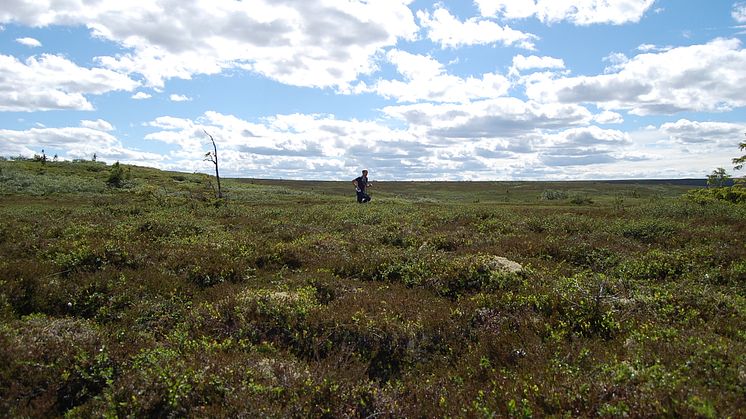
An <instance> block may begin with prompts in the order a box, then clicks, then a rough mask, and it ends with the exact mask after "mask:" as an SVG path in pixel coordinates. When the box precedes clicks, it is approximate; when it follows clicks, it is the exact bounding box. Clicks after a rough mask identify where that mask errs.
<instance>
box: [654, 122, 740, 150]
mask: <svg viewBox="0 0 746 419" xmlns="http://www.w3.org/2000/svg"><path fill="white" fill-rule="evenodd" d="M744 131H746V124H744V123H741V124H735V123H732V122H700V121H690V120H688V119H679V120H678V121H676V122H667V123H665V124H663V125H661V127H660V132H661V133H663V134H665V135H666V136H667V137H668V138H669V139H670V140H671V141H674V142H676V143H680V144H721V145H726V146H732V147H733V150H734V151H735V150H736V147H737V144H738V141H739V140H740V139H741V138H742V137H743V133H744Z"/></svg>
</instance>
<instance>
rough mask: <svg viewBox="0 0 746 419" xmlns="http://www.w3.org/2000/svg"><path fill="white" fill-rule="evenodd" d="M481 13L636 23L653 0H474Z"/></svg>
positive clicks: (547, 20) (583, 22)
mask: <svg viewBox="0 0 746 419" xmlns="http://www.w3.org/2000/svg"><path fill="white" fill-rule="evenodd" d="M474 2H475V3H476V4H477V6H478V7H479V10H480V12H481V14H482V16H502V17H505V18H508V19H521V18H527V17H531V16H536V18H537V19H539V20H541V21H542V22H545V23H552V22H559V21H565V20H566V21H569V22H572V23H574V24H576V25H591V24H604V23H606V24H614V25H621V24H624V23H631V22H638V21H639V20H640V19H641V18H642V16H643V15H644V14H645V12H647V11H648V10H649V9H650V8H651V6H652V5H653V4H654V3H655V0H577V1H567V0H563V1H558V0H474Z"/></svg>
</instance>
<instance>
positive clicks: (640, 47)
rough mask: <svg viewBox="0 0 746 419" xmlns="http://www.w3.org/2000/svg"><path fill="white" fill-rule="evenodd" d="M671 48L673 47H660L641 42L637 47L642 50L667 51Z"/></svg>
mask: <svg viewBox="0 0 746 419" xmlns="http://www.w3.org/2000/svg"><path fill="white" fill-rule="evenodd" d="M671 48H673V47H672V46H665V47H660V46H658V45H654V44H640V45H639V46H638V47H637V50H638V51H641V52H665V51H668V50H670V49H671Z"/></svg>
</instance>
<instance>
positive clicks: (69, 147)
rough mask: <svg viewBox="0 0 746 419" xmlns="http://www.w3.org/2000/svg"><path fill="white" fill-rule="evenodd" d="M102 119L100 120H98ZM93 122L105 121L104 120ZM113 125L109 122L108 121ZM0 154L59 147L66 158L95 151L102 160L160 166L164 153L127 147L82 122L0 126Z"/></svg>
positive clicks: (21, 153) (25, 153)
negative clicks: (53, 125)
mask: <svg viewBox="0 0 746 419" xmlns="http://www.w3.org/2000/svg"><path fill="white" fill-rule="evenodd" d="M99 121H100V120H99ZM99 121H83V123H82V125H86V124H85V123H86V122H89V123H91V122H93V124H90V125H106V124H108V123H106V122H105V121H100V122H99ZM109 126H110V125H109ZM0 137H2V138H3V141H2V142H0V155H19V154H20V155H25V156H29V155H33V154H34V153H38V150H41V149H47V150H60V151H61V153H60V156H61V157H63V158H70V159H75V158H90V157H91V155H92V154H93V153H96V155H97V157H98V158H99V159H100V160H103V161H115V160H119V161H122V162H131V163H137V164H148V165H153V166H158V163H159V162H160V161H161V160H163V157H162V156H160V155H158V154H155V153H148V152H142V151H137V150H132V149H129V148H126V147H124V146H123V145H122V143H121V142H120V141H119V140H118V139H117V138H116V137H114V136H113V135H111V134H109V133H108V132H105V131H102V130H99V129H95V128H91V127H86V126H81V127H62V128H32V129H29V130H18V131H17V130H7V129H3V130H0Z"/></svg>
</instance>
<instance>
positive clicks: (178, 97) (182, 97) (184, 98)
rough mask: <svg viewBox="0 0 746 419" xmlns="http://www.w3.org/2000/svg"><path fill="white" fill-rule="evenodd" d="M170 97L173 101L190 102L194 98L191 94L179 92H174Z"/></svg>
mask: <svg viewBox="0 0 746 419" xmlns="http://www.w3.org/2000/svg"><path fill="white" fill-rule="evenodd" d="M168 99H169V100H170V101H171V102H189V101H191V100H192V98H190V97H189V96H186V95H179V94H172V95H170V96H169V97H168Z"/></svg>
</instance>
